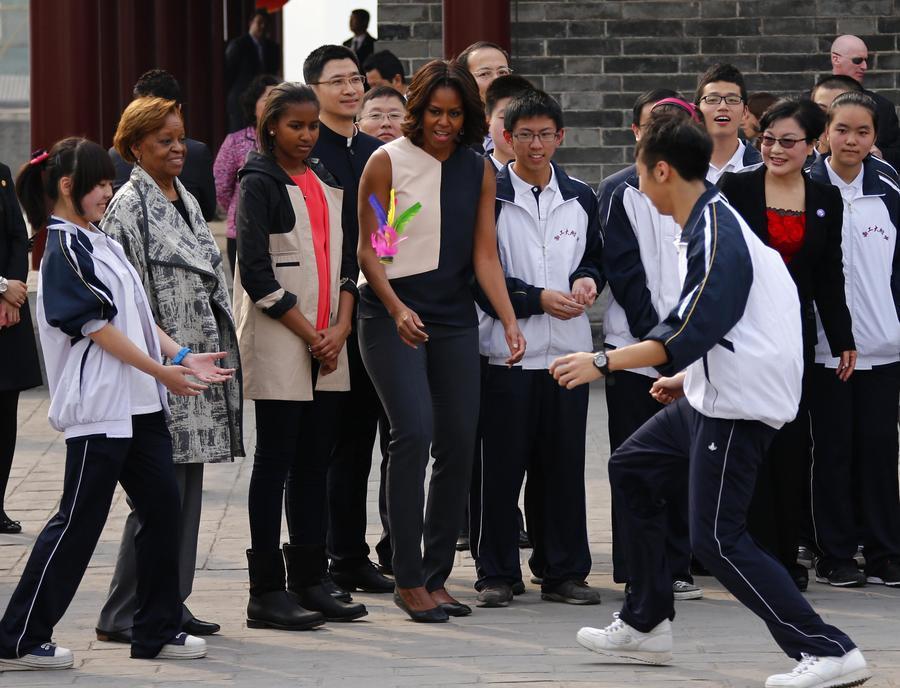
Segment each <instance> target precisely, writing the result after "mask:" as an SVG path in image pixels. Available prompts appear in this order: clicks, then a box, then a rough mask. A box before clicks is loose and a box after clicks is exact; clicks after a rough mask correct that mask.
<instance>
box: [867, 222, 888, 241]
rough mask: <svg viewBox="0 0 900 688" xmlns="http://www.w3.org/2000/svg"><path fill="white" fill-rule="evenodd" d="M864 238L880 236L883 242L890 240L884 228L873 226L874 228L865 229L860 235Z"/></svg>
mask: <svg viewBox="0 0 900 688" xmlns="http://www.w3.org/2000/svg"><path fill="white" fill-rule="evenodd" d="M862 235H863V237H864V238H867V237H869V236H870V235H875V236H876V238H877V237H878V236H879V235H880V236H881V238H882V239H884V240H885V241H890V240H891V238H890V237H889V236H888V235H887V232H885V231H884V227H879V226H878V225H875V226H874V227H866V228H865V229H864V230H863V233H862Z"/></svg>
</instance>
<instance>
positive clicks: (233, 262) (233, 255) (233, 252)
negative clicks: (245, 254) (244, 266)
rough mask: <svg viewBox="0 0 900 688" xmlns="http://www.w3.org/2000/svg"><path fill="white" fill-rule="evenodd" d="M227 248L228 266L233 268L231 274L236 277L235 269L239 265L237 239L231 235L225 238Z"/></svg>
mask: <svg viewBox="0 0 900 688" xmlns="http://www.w3.org/2000/svg"><path fill="white" fill-rule="evenodd" d="M225 250H226V252H227V253H228V267H229V268H231V276H232V277H234V269H235V268H236V267H237V239H232V238H231V237H228V238H227V239H225Z"/></svg>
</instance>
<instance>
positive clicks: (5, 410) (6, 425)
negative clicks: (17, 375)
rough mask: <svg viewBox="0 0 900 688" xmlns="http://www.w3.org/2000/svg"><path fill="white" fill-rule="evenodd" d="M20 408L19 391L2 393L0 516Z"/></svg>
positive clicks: (0, 410)
mask: <svg viewBox="0 0 900 688" xmlns="http://www.w3.org/2000/svg"><path fill="white" fill-rule="evenodd" d="M7 365H8V364H7ZM18 408H19V391H18V390H12V391H4V392H0V514H2V512H3V502H4V499H5V497H6V486H7V484H9V472H10V470H11V469H12V462H13V455H14V454H15V453H16V435H17V433H18V417H17V415H16V414H17V411H18Z"/></svg>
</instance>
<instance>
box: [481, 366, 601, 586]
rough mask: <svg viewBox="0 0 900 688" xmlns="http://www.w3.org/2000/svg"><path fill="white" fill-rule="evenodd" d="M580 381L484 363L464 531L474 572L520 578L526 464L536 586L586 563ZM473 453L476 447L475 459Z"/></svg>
mask: <svg viewBox="0 0 900 688" xmlns="http://www.w3.org/2000/svg"><path fill="white" fill-rule="evenodd" d="M587 408H588V387H587V385H584V386H581V387H579V388H577V389H574V390H566V389H563V388H562V387H560V386H559V384H558V383H557V382H556V380H554V379H553V377H552V376H551V375H550V374H549V373H548V372H547V370H546V369H544V370H523V369H522V368H521V367H513V368H507V367H506V366H496V365H489V366H487V371H486V372H485V377H484V392H483V397H482V411H481V428H482V451H481V455H480V459H481V460H480V462H478V463H477V465H476V466H475V468H474V470H473V487H472V491H471V493H470V502H469V509H470V513H471V528H470V532H469V537H470V539H471V543H472V553H473V555H474V556H475V565H476V570H477V574H478V580H477V582H476V584H475V587H476V589H479V590H480V589H481V588H483V587H484V586H485V585H488V584H489V583H492V582H494V583H496V582H505V583H508V584H512V583H515V582H517V581H520V580H522V571H521V566H520V564H519V521H518V518H517V513H516V504H517V503H518V500H519V491H520V490H521V487H522V480H523V478H524V476H525V471H526V470H527V471H528V485H529V487H528V489H527V490H526V492H527V500H528V503H529V513H528V527H529V531H530V534H531V538H532V540H533V542H534V551H535V553H540V555H539V556H537V557H535V558H533V561H532V565H533V567H535V568H537V569H538V570H535V573H536V574H537V575H539V576H540V577H541V578H543V584H542V589H544V590H545V591H546V590H548V589H550V588H553V587H554V586H556V585H558V584H559V583H561V582H563V581H566V580H576V581H583V580H584V579H585V578H586V577H587V575H588V573H590V570H591V553H590V549H589V546H588V539H587V516H586V510H585V496H584V449H585V431H586V426H587ZM477 460H478V456H477V454H476V461H477Z"/></svg>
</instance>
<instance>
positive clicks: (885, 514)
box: [809, 363, 900, 575]
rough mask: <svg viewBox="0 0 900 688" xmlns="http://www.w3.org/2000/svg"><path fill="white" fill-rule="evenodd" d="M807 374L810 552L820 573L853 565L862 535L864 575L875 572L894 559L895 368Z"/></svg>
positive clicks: (899, 540)
mask: <svg viewBox="0 0 900 688" xmlns="http://www.w3.org/2000/svg"><path fill="white" fill-rule="evenodd" d="M811 372H812V380H811V394H810V400H809V410H810V418H811V426H812V468H811V473H812V478H811V481H810V485H811V511H812V524H813V533H812V534H813V538H814V540H815V547H816V549H817V550H818V554H820V555H821V556H822V557H823V559H822V568H824V569H826V570H827V569H828V568H830V567H831V566H833V565H834V564H836V563H848V562H851V561H852V558H853V555H854V553H855V552H856V548H857V545H858V544H859V534H860V533H862V538H863V545H864V547H865V552H866V572H867V573H868V574H870V575H876V571H877V569H878V566H879V565H880V564H881V563H883V562H884V561H885V560H886V559H893V560H897V559H898V558H900V497H898V484H897V483H898V481H897V451H898V438H897V401H898V396H900V363H893V364H890V365H884V366H877V367H874V368H872V369H871V370H856V371H854V373H853V375H852V376H851V377H850V379H849V380H848V381H847V382H841V381H840V380H839V379H838V378H837V376H836V375H835V373H834V370H832V369H828V368H825V366H822V365H814V366H813V368H812V371H811ZM857 519H858V521H859V526H861V527H860V528H858V527H857Z"/></svg>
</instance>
